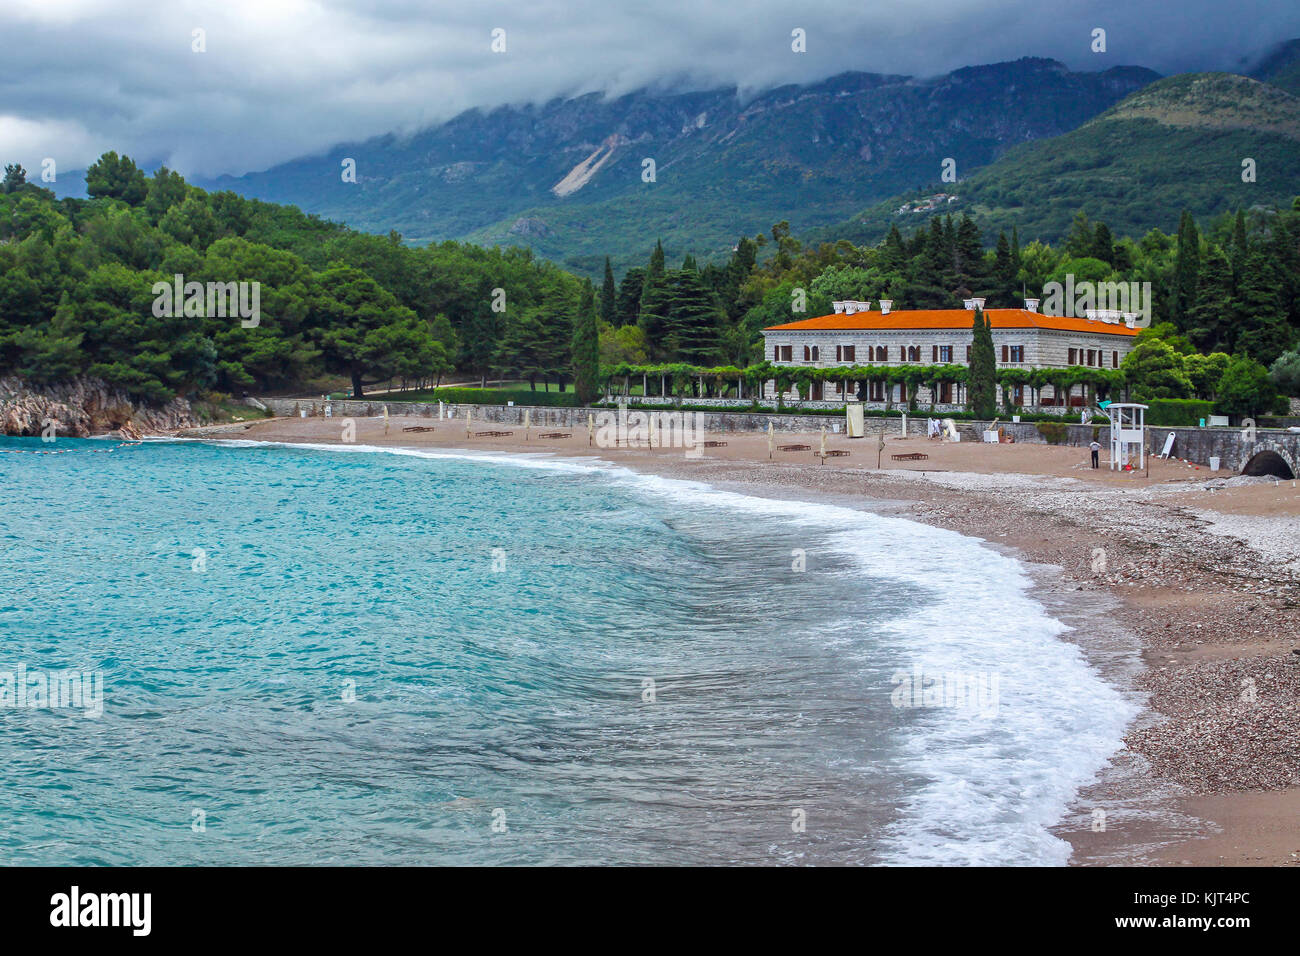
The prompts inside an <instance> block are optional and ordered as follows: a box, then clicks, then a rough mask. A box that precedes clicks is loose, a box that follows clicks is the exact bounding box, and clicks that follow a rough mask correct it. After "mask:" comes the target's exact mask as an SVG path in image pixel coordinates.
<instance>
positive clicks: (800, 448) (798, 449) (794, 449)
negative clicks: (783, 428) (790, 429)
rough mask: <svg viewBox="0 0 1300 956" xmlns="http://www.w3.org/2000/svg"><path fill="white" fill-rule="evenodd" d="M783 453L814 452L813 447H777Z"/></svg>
mask: <svg viewBox="0 0 1300 956" xmlns="http://www.w3.org/2000/svg"><path fill="white" fill-rule="evenodd" d="M776 447H777V448H779V449H780V450H781V451H812V445H777V446H776Z"/></svg>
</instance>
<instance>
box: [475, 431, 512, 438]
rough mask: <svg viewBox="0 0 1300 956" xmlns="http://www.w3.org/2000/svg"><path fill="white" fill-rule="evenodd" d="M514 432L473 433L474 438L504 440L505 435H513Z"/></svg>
mask: <svg viewBox="0 0 1300 956" xmlns="http://www.w3.org/2000/svg"><path fill="white" fill-rule="evenodd" d="M513 434H514V432H475V433H474V437H475V438H505V437H506V436H507V435H513Z"/></svg>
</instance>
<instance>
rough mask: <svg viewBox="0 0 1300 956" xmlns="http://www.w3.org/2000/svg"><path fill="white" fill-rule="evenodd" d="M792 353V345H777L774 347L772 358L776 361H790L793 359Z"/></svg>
mask: <svg viewBox="0 0 1300 956" xmlns="http://www.w3.org/2000/svg"><path fill="white" fill-rule="evenodd" d="M793 353H794V346H793V345H778V346H777V347H776V354H775V356H774V358H775V360H776V361H778V362H792V361H794V354H793Z"/></svg>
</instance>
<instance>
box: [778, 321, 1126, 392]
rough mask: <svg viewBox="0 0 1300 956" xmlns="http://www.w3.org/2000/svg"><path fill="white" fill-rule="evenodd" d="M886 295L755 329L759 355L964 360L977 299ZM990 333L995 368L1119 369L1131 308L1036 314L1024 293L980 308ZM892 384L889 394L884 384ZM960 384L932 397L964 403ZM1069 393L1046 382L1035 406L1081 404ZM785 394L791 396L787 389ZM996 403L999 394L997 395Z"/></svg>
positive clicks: (834, 361) (823, 364)
mask: <svg viewBox="0 0 1300 956" xmlns="http://www.w3.org/2000/svg"><path fill="white" fill-rule="evenodd" d="M892 306H893V303H892V302H891V301H890V300H888V299H882V300H881V301H880V308H879V310H878V311H874V312H873V311H872V310H871V303H870V302H857V301H846V302H836V303H835V312H834V314H832V315H822V316H818V317H816V318H811V319H803V320H801V321H798V322H789V323H786V324H784V325H774V326H771V327H770V328H767V329H764V330H763V342H764V357H765V358H766V359H767V361H769V362H771V363H772V364H774V365H792V366H811V367H814V368H834V367H836V366H850V365H968V364H969V363H970V352H971V339H972V330H971V325H972V322H973V318H974V315H973V313H974V311H975V309H976V308H980V309H983V308H984V300H983V299H978V298H976V299H967V300H966V302H965V308H963V309H920V310H910V311H908V310H904V311H898V312H895V311H894V310H893V308H892ZM984 315H985V317H986V318H987V319H988V322H989V325H990V327H991V329H992V334H993V352H994V356H995V358H996V359H997V365H998V368H999V369H1002V368H1024V369H1035V368H1066V367H1069V366H1074V365H1078V366H1084V367H1089V368H1119V365H1120V363H1121V362H1123V361H1124V356H1126V355H1127V354H1128V353H1129V351H1130V350H1131V349H1132V348H1133V342H1134V338H1135V337H1136V336H1137V333H1138V329H1137V328H1135V327H1134V326H1135V321H1136V314H1135V313H1131V312H1130V313H1124V312H1107V311H1097V312H1092V313H1089V317H1088V318H1083V319H1078V318H1071V317H1067V316H1053V315H1044V314H1042V313H1041V312H1039V311H1038V300H1037V299H1026V300H1025V307H1024V308H1023V309H986V310H984ZM852 387H853V386H852V385H851V384H848V385H842V384H840V383H825V389H824V392H823V388H822V383H814V384H813V394H812V395H811V396H810V398H811V400H813V401H817V400H822V399H825V400H828V401H836V400H839V401H842V400H843V399H844V398H845V397H846V388H847V389H851V388H852ZM887 389H892V390H893V395H892V396H890V395H887V394H886V390H887ZM901 390H902V386H901V385H893V386H890V385H887V384H885V383H884V382H873V383H871V384H870V386H869V394H865V395H863V396H862V398H863V400H864V401H866V402H868V403H871V404H880V405H882V406H883V405H884V404H885V403H886V402H894V403H898V402H902V401H905V398H904V397H903V395H902V394H901ZM962 391H963V388H962V387H961V386H959V385H955V384H950V385H943V386H940V394H938V395H936V396H934V400H935V402H936V403H937V404H939V405H950V406H957V405H962V404H964V401H965V398H964V395H963V394H961V393H962ZM1070 391H1071V392H1072V393H1073V394H1066V395H1055V394H1053V389H1052V388H1051V387H1050V386H1049V387H1047V388H1044V389H1043V394H1042V395H1039V396H1037V398H1038V402H1037V404H1038V405H1041V406H1045V407H1046V408H1048V409H1051V408H1062V407H1067V408H1068V407H1071V406H1074V407H1077V406H1080V405H1082V404H1083V389H1082V387H1078V388H1075V389H1071V390H1070ZM787 395H788V397H789V398H790V399H791V400H794V399H797V398H798V396H797V394H796V393H794V392H793V391H791V392H789V393H787ZM764 397H765V398H769V399H775V398H776V383H775V382H767V383H766V384H765V385H764ZM1026 397H1027V396H1026V395H1025V394H1023V391H1022V389H1021V387H1020V386H1017V387H1016V394H1014V395H1012V397H1011V398H1012V404H1014V405H1019V406H1025V404H1026V403H1025V398H1026ZM917 398H918V401H920V402H923V403H928V402H929V401H930V395H929V392H928V390H927V389H924V388H922V389H921V390H920V392H919V394H918V396H917ZM998 400H999V403H1001V401H1002V397H1001V395H999V399H998Z"/></svg>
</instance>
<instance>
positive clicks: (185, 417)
mask: <svg viewBox="0 0 1300 956" xmlns="http://www.w3.org/2000/svg"><path fill="white" fill-rule="evenodd" d="M47 422H53V423H54V434H56V435H58V436H61V437H66V438H88V437H89V436H91V435H102V434H105V433H107V432H112V431H117V430H119V429H122V428H124V427H125V428H126V429H127V433H128V434H130V433H137V434H146V435H147V434H151V433H155V434H156V433H159V432H169V431H173V430H175V429H178V428H190V427H193V426H195V425H198V424H199V421H198V419H197V418H196V417H195V415H194V412H193V410H192V409H191V408H190V403H189V402H187V401H185V399H183V398H174V399H172V400H171V401H170V402H168V403H167V404H166V405H164V406H162V407H161V408H151V407H148V406H144V405H139V404H137V403H136V402H133V401H132V400H131V399H130V398H129V397H128V396H127V395H126V394H125V393H124V392H121V391H118V390H116V389H114V388H111V387H109V386H108V385H107V384H105V383H104V382H102V381H99V380H98V379H90V378H78V379H73V380H72V381H69V382H63V383H59V384H57V385H43V386H37V385H33V384H31V383H29V382H24V381H23V380H22V379H19V378H0V434H4V435H32V436H34V435H40V434H41V433H42V430H43V429H44V428H45V427H46V423H47Z"/></svg>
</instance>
